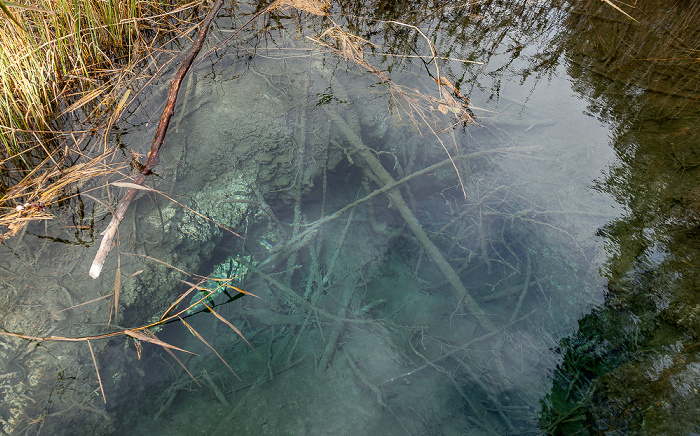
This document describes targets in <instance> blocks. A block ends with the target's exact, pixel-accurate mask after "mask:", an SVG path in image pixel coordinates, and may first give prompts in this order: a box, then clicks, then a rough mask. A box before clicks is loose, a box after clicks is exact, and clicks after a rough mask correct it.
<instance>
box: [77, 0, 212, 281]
mask: <svg viewBox="0 0 700 436" xmlns="http://www.w3.org/2000/svg"><path fill="white" fill-rule="evenodd" d="M222 4H223V0H218V1H217V2H216V3H214V5H213V6H212V8H211V10H210V11H209V14H207V16H206V18H205V19H204V21H203V22H202V27H201V28H200V29H199V33H198V34H197V39H196V40H195V42H194V44H193V45H192V48H191V49H190V53H189V54H188V55H187V57H186V58H185V60H184V61H182V64H181V65H180V68H179V69H178V71H177V73H176V74H175V77H173V80H172V82H171V84H170V94H169V95H168V102H167V104H166V105H165V109H164V110H163V114H162V115H161V117H160V122H159V123H158V130H157V131H156V135H155V138H154V139H153V144H152V145H151V149H150V151H149V152H148V159H147V160H146V164H145V165H144V167H143V169H142V170H141V172H140V173H139V175H138V176H137V177H136V180H135V181H134V183H135V184H137V185H140V184H142V183H143V181H144V180H145V179H146V176H147V175H149V174H151V171H152V170H153V167H155V165H156V164H157V163H158V154H159V152H160V148H161V147H162V146H163V141H164V140H165V134H166V133H167V131H168V125H169V124H170V119H171V118H172V116H173V114H174V113H175V103H176V101H177V94H178V92H179V91H180V84H181V83H182V80H183V79H184V78H185V75H186V74H187V71H188V70H189V69H190V66H191V65H192V62H193V61H194V59H195V58H196V57H197V55H198V54H199V51H200V50H201V49H202V45H203V44H204V40H205V39H206V37H207V32H208V31H209V25H210V24H211V22H212V20H213V19H214V17H215V16H216V14H217V13H218V11H219V9H220V8H221V5H222ZM137 191H138V190H137V189H135V188H131V189H129V192H127V194H126V196H124V198H122V200H121V201H120V202H119V205H118V206H117V209H116V211H115V213H114V215H113V216H112V221H110V223H109V225H108V226H107V229H106V230H105V231H104V237H103V238H102V242H101V243H100V248H99V249H98V250H97V254H95V259H94V260H93V261H92V266H91V267H90V272H89V274H90V277H92V278H93V279H96V278H98V277H99V276H100V273H101V272H102V266H103V265H104V262H105V259H107V255H108V254H109V251H110V250H111V248H112V241H114V237H115V236H116V235H117V230H118V228H119V223H120V222H121V220H122V219H124V215H125V214H126V210H127V209H128V208H129V205H130V204H131V202H132V201H133V199H134V197H136V193H137Z"/></svg>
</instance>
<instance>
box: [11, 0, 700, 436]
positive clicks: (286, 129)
mask: <svg viewBox="0 0 700 436" xmlns="http://www.w3.org/2000/svg"><path fill="white" fill-rule="evenodd" d="M599 3H600V2H596V3H595V4H593V3H591V4H582V5H579V6H578V7H577V8H575V9H571V10H569V9H567V8H564V7H562V9H557V8H555V7H554V6H552V5H550V4H536V3H528V4H525V5H520V4H514V3H513V4H511V3H498V4H497V3H485V4H482V5H477V6H464V5H453V6H450V7H444V8H442V9H434V8H433V9H430V8H428V7H426V6H416V5H412V7H411V9H410V10H408V8H398V7H397V8H396V9H393V8H389V7H388V6H387V5H385V4H381V3H380V4H373V5H365V4H362V3H354V4H352V5H345V6H343V7H340V6H337V5H333V6H331V9H330V12H331V17H332V18H333V20H334V21H333V22H332V21H331V20H330V18H329V17H326V18H324V17H311V16H306V15H304V14H298V13H296V12H289V11H287V12H284V11H283V12H279V13H278V14H275V15H273V16H272V17H271V18H269V19H260V21H259V22H256V23H255V24H254V25H253V26H252V27H251V28H250V29H248V30H247V31H246V32H243V33H241V34H240V35H239V36H238V37H237V38H236V39H234V40H232V41H230V42H228V43H226V44H225V45H223V46H220V47H219V48H218V49H217V50H216V52H215V53H214V54H212V55H211V56H210V57H208V58H206V59H204V60H203V61H202V62H201V63H200V64H198V65H196V66H195V67H194V68H193V71H192V72H191V73H190V75H189V77H188V78H187V79H185V81H184V82H183V88H182V90H181V92H180V97H179V99H178V107H177V109H176V113H175V116H174V117H173V121H172V123H171V126H170V130H169V133H168V137H167V139H166V145H165V147H164V149H163V154H162V157H161V164H160V165H159V168H158V170H157V171H156V172H157V177H154V178H152V180H150V183H151V186H153V187H154V188H156V189H158V190H160V191H163V192H165V193H167V195H168V196H170V197H172V198H174V199H176V200H177V202H178V203H180V204H178V203H173V202H172V201H170V200H168V199H167V198H165V197H163V196H161V195H158V194H153V193H148V194H144V195H143V196H142V197H141V198H140V199H139V200H137V201H136V202H135V203H134V204H133V205H132V208H131V211H130V213H129V214H128V215H127V218H126V219H125V220H124V222H123V223H122V224H121V226H120V245H119V247H115V249H114V250H113V253H112V254H111V255H110V258H109V259H108V261H107V263H106V266H105V270H104V273H103V275H102V276H101V277H100V278H99V279H98V280H95V281H93V280H92V279H90V278H88V277H87V273H86V272H87V270H88V268H89V264H90V262H91V261H92V256H93V255H94V252H95V250H96V245H97V244H92V246H90V247H87V248H86V247H84V246H82V245H80V244H78V243H79V242H80V243H83V242H86V241H87V242H88V243H89V242H90V241H91V240H92V239H93V238H94V239H97V235H96V233H97V231H98V230H101V229H102V228H103V227H104V226H105V225H106V222H105V220H104V219H103V218H104V217H105V216H108V213H107V210H106V209H104V208H102V207H101V206H100V205H99V204H94V203H92V200H90V201H88V199H87V198H86V199H84V201H85V203H84V205H83V204H82V203H81V205H73V204H71V205H68V206H67V207H66V209H65V210H66V211H67V212H68V211H70V209H69V208H73V209H74V211H75V213H74V214H70V213H68V214H64V215H67V216H68V218H66V217H65V216H64V217H63V218H61V217H59V218H58V219H57V220H55V222H52V223H49V224H46V225H43V224H42V225H34V226H32V227H29V229H28V230H27V232H26V233H25V234H24V235H23V236H22V237H21V238H16V239H14V240H9V241H7V242H5V243H4V245H3V246H2V247H1V249H2V252H0V256H2V257H1V259H2V260H3V261H2V262H1V263H0V269H1V270H2V281H3V283H4V289H5V292H4V294H3V299H2V301H1V302H0V308H2V317H0V322H1V323H2V326H3V327H4V328H6V329H8V330H10V331H14V332H22V333H25V334H30V335H35V336H48V335H56V336H66V337H78V336H84V335H95V334H99V333H102V332H105V331H108V329H111V330H109V331H114V330H118V329H123V328H131V327H136V326H140V325H145V324H147V323H148V322H149V320H153V319H154V317H155V318H156V319H157V317H158V316H159V315H160V314H162V313H163V312H164V311H165V310H166V309H167V308H168V307H169V306H170V305H171V304H172V303H173V302H174V301H175V300H176V299H177V298H178V296H179V295H181V294H182V293H184V292H185V291H187V290H188V289H189V285H187V284H185V283H183V281H187V282H190V283H192V282H196V281H197V280H198V278H197V277H196V276H195V274H199V275H200V276H210V275H211V277H210V278H212V279H218V280H219V281H218V282H216V283H218V284H222V283H223V284H224V286H226V285H228V286H229V287H227V288H226V292H223V288H222V289H221V290H220V289H218V288H217V286H216V283H214V281H212V280H209V281H204V282H202V284H201V286H202V287H206V288H207V289H209V290H210V291H214V292H213V293H212V295H211V296H210V299H209V298H206V299H204V300H203V302H204V303H206V304H208V305H209V306H216V307H214V310H215V311H216V312H217V313H218V314H219V315H220V317H221V319H224V320H226V322H228V323H231V325H232V326H234V327H235V328H236V329H237V330H239V331H240V334H241V335H242V336H244V337H245V339H243V338H242V337H241V335H239V334H238V332H236V331H234V330H233V329H232V328H231V327H230V326H229V325H227V324H226V323H225V322H222V320H221V319H219V318H217V317H216V316H214V315H212V314H211V313H208V311H206V310H201V309H203V306H201V305H197V304H198V303H197V300H200V299H201V298H197V300H193V299H192V297H191V296H188V297H186V298H185V299H184V300H183V303H182V305H181V306H180V308H181V310H182V309H186V308H187V305H188V303H189V304H192V305H194V306H196V307H193V308H192V310H190V311H189V312H187V311H185V312H183V316H186V317H185V319H184V320H183V321H181V320H175V321H174V322H171V323H168V324H167V325H165V326H163V328H162V329H160V328H159V329H158V331H157V332H155V333H156V334H157V335H158V337H159V338H160V339H161V340H163V341H166V342H168V343H170V344H173V345H175V346H177V347H180V348H184V349H187V350H189V351H191V352H193V353H197V355H188V354H185V353H180V352H177V351H176V352H175V353H176V355H177V356H178V358H179V359H180V362H181V364H182V365H184V366H185V367H186V368H187V370H188V371H189V373H190V374H191V376H190V375H188V373H187V372H186V371H185V370H184V369H183V366H181V364H180V363H178V362H177V361H176V360H175V359H173V357H171V356H170V355H169V354H168V353H166V352H165V351H164V350H163V349H162V348H160V347H158V346H156V345H153V344H146V343H142V344H141V347H142V350H141V351H140V352H139V353H138V354H137V348H136V347H135V344H134V340H133V339H127V338H126V337H124V336H123V335H121V336H117V337H115V338H112V339H109V340H92V341H91V342H90V343H91V345H92V347H93V349H94V350H93V351H94V353H95V355H96V360H97V366H98V368H99V373H100V376H101V382H102V384H103V387H104V393H105V396H106V398H107V404H106V405H105V404H104V402H103V400H102V394H101V392H100V387H99V386H100V384H99V383H98V381H97V376H96V372H95V367H94V365H93V360H92V357H91V354H90V353H91V350H90V348H89V347H88V345H87V344H86V343H85V342H82V343H62V342H50V341H47V342H42V343H41V344H40V346H38V347H36V346H35V345H34V343H31V342H27V341H23V340H20V339H12V338H6V339H3V342H2V349H1V352H2V353H3V355H4V359H3V364H2V367H1V368H2V371H3V374H4V375H2V376H1V378H0V382H2V383H3V384H2V386H3V391H2V392H3V395H4V396H5V401H4V403H3V404H4V406H3V409H2V411H1V413H0V418H2V420H3V421H2V425H3V426H4V431H5V432H7V433H13V432H17V433H18V434H22V433H26V434H39V433H45V434H168V435H171V434H183V435H185V434H187V435H189V434H221V435H223V434H251V435H265V434H270V435H273V434H279V435H292V434H294V435H303V434H308V435H320V434H338V435H345V434H347V435H349V434H353V435H354V434H372V435H374V434H381V435H384V434H392V435H393V434H397V435H400V434H409V435H428V434H430V435H432V434H435V435H443V434H444V435H453V434H455V435H456V434H499V435H500V434H542V433H545V434H591V433H596V432H610V433H612V434H623V433H642V434H660V433H666V434H691V433H693V432H698V431H700V425H699V424H698V417H697V416H698V415H697V414H695V413H696V412H695V411H696V410H697V409H698V406H699V405H698V398H699V397H698V395H697V390H698V389H699V388H700V365H699V364H698V357H697V356H698V354H697V353H698V349H697V343H698V342H697V332H698V329H700V324H699V323H700V315H699V314H698V307H700V306H699V304H700V302H698V296H697V283H698V280H697V273H696V272H695V270H696V266H697V265H698V264H699V263H700V259H698V251H697V241H698V239H697V236H698V235H697V231H696V229H697V222H698V210H700V208H699V207H698V198H700V197H699V196H698V192H700V191H698V189H699V188H698V187H697V186H698V183H697V176H696V170H697V167H698V166H699V164H700V160H698V154H697V144H698V141H697V132H698V130H697V123H698V121H697V120H698V117H697V114H698V104H697V101H696V100H693V98H692V96H693V95H697V94H693V93H694V92H695V93H697V85H698V84H697V82H693V81H692V80H697V79H692V77H693V76H692V75H689V74H688V70H689V69H690V70H692V68H694V64H692V63H691V64H687V65H676V64H675V63H674V62H672V61H669V60H665V61H662V60H660V61H658V63H652V64H649V63H647V64H645V67H646V69H644V70H643V71H642V70H640V68H639V61H638V60H635V59H640V58H644V59H650V58H652V57H657V58H658V57H659V56H656V53H655V52H654V50H661V49H660V48H659V47H665V46H663V43H665V41H666V39H664V32H669V33H670V32H672V31H673V32H672V33H674V34H675V35H678V37H679V38H681V42H678V41H676V42H674V43H672V44H670V46H669V47H666V48H664V49H663V50H664V53H667V54H669V53H670V54H672V55H673V56H670V55H669V58H671V57H673V59H681V58H682V56H681V54H683V53H685V54H686V55H687V54H688V53H691V54H692V53H693V52H692V47H693V45H692V42H691V41H693V39H692V37H693V35H694V33H693V31H690V30H688V28H689V27H692V21H689V22H688V21H684V20H687V18H686V17H684V16H683V14H680V13H679V15H678V16H677V17H676V18H675V21H673V22H672V23H671V24H669V25H668V26H666V27H664V26H659V27H654V26H658V24H657V23H658V21H657V20H656V18H655V15H654V13H655V9H653V7H652V6H646V7H647V8H648V9H645V10H644V15H643V17H642V16H641V15H640V18H644V19H646V20H647V21H646V22H645V23H643V24H639V26H648V27H651V28H654V29H656V32H657V35H658V36H657V39H658V41H657V45H658V46H655V45H654V44H652V43H649V44H646V45H645V44H641V45H639V46H634V50H631V52H633V54H632V55H631V58H630V57H629V56H628V55H629V53H622V52H615V51H614V50H613V49H612V48H611V47H616V46H617V44H616V43H614V41H616V40H619V38H621V36H620V34H624V35H625V38H627V41H628V42H629V43H630V44H632V43H633V42H635V41H637V37H636V35H637V34H636V33H635V32H637V31H638V29H637V27H635V26H637V24H630V23H633V22H627V21H625V20H626V18H625V17H617V16H614V20H618V21H614V20H613V19H610V16H611V15H614V9H610V8H609V6H606V5H602V8H600V6H601V5H599ZM404 6H407V5H404ZM606 8H607V9H606ZM248 10H250V8H248V7H244V8H242V10H238V9H236V10H235V11H232V10H229V11H227V12H226V13H222V16H221V17H220V19H219V20H218V22H217V26H215V28H213V29H212V33H211V35H210V37H209V43H210V47H212V46H213V45H216V44H220V43H221V42H222V41H224V40H225V39H226V38H227V36H228V35H230V33H231V29H233V28H235V27H236V23H239V22H240V21H241V18H240V17H242V16H243V15H241V14H242V13H243V12H244V11H248ZM399 10H407V12H397V11H399ZM674 12H675V9H673V8H671V12H668V14H670V15H671V16H673V13H674ZM227 13H228V14H231V13H235V16H236V17H238V18H235V19H234V18H231V17H230V16H229V17H226V16H225V15H226V14H227ZM640 13H641V10H640ZM358 17H362V18H358ZM370 17H371V18H373V19H370ZM582 17H586V18H585V19H584V18H582ZM681 17H683V18H681ZM376 19H380V20H389V19H392V20H397V21H401V22H404V23H406V24H409V25H411V26H417V27H419V28H420V29H421V31H422V32H423V35H425V37H426V38H427V40H429V41H430V42H431V43H432V44H434V47H435V52H436V54H437V56H438V58H436V59H431V57H430V53H431V47H430V45H429V44H428V43H427V41H426V39H424V38H423V36H421V34H419V33H418V32H416V31H415V29H414V28H412V27H407V26H400V25H398V24H392V23H388V22H386V21H384V22H382V21H376ZM611 21H614V23H613V24H611ZM334 23H336V24H337V25H338V26H339V28H341V29H343V30H346V31H350V32H352V33H353V34H354V35H356V36H359V37H361V38H363V40H366V41H371V43H373V44H374V46H370V45H365V46H364V56H363V58H361V59H360V61H359V62H353V61H347V60H346V59H343V58H342V57H341V56H340V55H339V54H338V53H337V52H335V51H333V50H332V48H333V47H336V48H342V43H341V42H339V40H338V39H334V38H333V36H332V35H336V36H337V35H338V34H337V33H335V34H333V33H326V34H324V33H323V32H324V30H326V29H328V28H331V27H332V26H333V25H334ZM606 23H607V24H606ZM615 23H617V24H615ZM688 23H690V24H688ZM674 25H677V26H680V28H682V29H683V31H682V32H681V31H680V30H678V29H676V30H674V28H673V26H674ZM659 29H661V30H659ZM664 29H665V30H664ZM669 29H671V30H669ZM625 32H627V33H625ZM684 32H685V33H684ZM310 38H315V39H318V38H321V39H322V42H323V43H324V44H326V45H325V46H324V45H321V44H320V43H319V42H317V41H314V40H312V39H310ZM642 40H643V39H642ZM350 41H353V40H352V39H351V40H350ZM354 41H358V40H357V39H356V40H354ZM643 41H646V40H643ZM673 50H680V54H678V53H675V52H673ZM683 50H687V51H683ZM386 53H392V54H395V55H387V54H386ZM405 55H410V57H407V56H405ZM676 55H677V56H676ZM625 56H628V57H625ZM630 59H632V60H630ZM635 62H637V63H636V64H635ZM630 63H631V64H632V65H631V66H630ZM371 71H374V73H373V72H371ZM625 71H627V74H624V72H625ZM677 71H678V72H677ZM662 72H663V73H662ZM674 74H678V75H679V76H678V77H675V76H674ZM440 77H442V78H444V79H439V78H440ZM674 77H675V78H674ZM679 77H682V78H684V80H683V81H679V80H680V79H679ZM689 77H690V79H689ZM445 79H446V80H445ZM439 83H443V84H444V86H443V87H442V89H441V87H440V85H439ZM167 86H168V83H167V77H164V78H163V79H162V83H160V84H158V83H154V85H153V86H152V87H151V88H149V91H148V93H146V94H144V101H143V102H142V103H141V105H140V106H138V107H136V108H134V109H133V112H132V113H131V115H130V117H129V118H127V119H126V120H125V121H124V122H123V124H122V125H121V126H119V130H120V135H121V140H123V141H124V142H125V143H126V144H128V145H129V147H130V148H131V149H133V150H135V151H137V152H145V150H146V149H147V146H148V144H150V141H151V138H152V135H153V132H154V127H155V122H156V119H157V117H158V116H159V114H160V103H161V102H162V101H164V98H165V95H166V94H165V93H166V90H167ZM645 89H649V90H651V91H645ZM652 91H653V92H652ZM459 117H461V118H459ZM465 121H466V122H465ZM396 181H399V182H400V183H398V184H395V183H394V182H396ZM387 185H389V187H390V188H391V189H389V188H387ZM101 192H102V193H104V194H105V196H106V192H104V191H101ZM119 194H120V192H118V191H113V192H112V194H111V195H112V198H114V196H115V195H116V196H118V195H119ZM105 198H106V197H105ZM193 211H196V213H195V212H193ZM71 215H72V218H71V217H70V216H71ZM205 217H206V218H205ZM66 219H68V221H70V222H67V221H66ZM92 221H94V232H93V233H92V235H91V233H90V232H91V231H92V230H86V229H84V230H80V229H78V230H73V229H71V228H69V227H67V226H69V225H71V224H72V225H74V226H78V225H83V226H85V227H88V228H90V227H91V225H86V224H88V223H90V222H92ZM214 223H216V224H214ZM226 229H229V230H231V231H233V232H235V233H236V235H234V234H233V233H232V232H231V231H229V230H226ZM47 236H48V237H51V238H53V241H55V240H57V239H60V240H63V241H68V242H72V243H73V244H58V243H56V242H51V241H50V240H47V239H46V237H47ZM117 252H119V253H121V254H120V255H119V256H117ZM117 258H119V263H118V264H117ZM117 266H119V270H117ZM117 273H119V274H120V277H121V293H120V313H119V317H118V319H117V320H116V322H115V321H113V322H112V324H113V325H112V326H111V327H109V328H108V327H107V326H106V325H105V323H106V320H107V318H108V316H109V313H110V310H111V306H110V301H111V300H110V299H108V298H106V299H103V300H99V301H96V302H91V303H89V304H86V305H84V306H80V307H76V308H72V309H69V310H63V309H66V308H68V307H72V306H75V305H77V304H80V303H83V302H88V301H91V300H94V299H96V298H99V297H101V296H105V295H108V294H109V293H110V292H111V291H112V289H113V287H114V280H115V274H117ZM239 273H243V274H239ZM233 286H235V287H236V288H238V289H240V290H242V291H244V292H246V293H248V294H247V295H244V296H241V295H240V294H237V291H236V290H235V289H233V288H232V287H233ZM205 292H207V293H208V291H205ZM190 295H194V294H190ZM198 295H202V298H204V297H206V295H205V294H198ZM200 310H201V311H200ZM198 311H199V312H198ZM193 312H198V313H194V314H193ZM185 323H186V324H187V326H186V325H185ZM114 324H116V326H115V325H114ZM188 326H189V327H188ZM190 329H191V331H190ZM192 332H196V333H192ZM198 335H199V336H198ZM212 349H214V350H216V351H213V350H212ZM217 353H218V355H217ZM219 356H220V358H219ZM224 361H225V362H224ZM234 372H235V374H234ZM193 378H194V379H193Z"/></svg>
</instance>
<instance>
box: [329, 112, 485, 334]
mask: <svg viewBox="0 0 700 436" xmlns="http://www.w3.org/2000/svg"><path fill="white" fill-rule="evenodd" d="M323 108H324V110H325V111H326V114H328V117H329V118H330V119H331V120H332V121H333V122H334V123H335V124H336V125H337V126H338V128H339V129H340V131H341V133H342V134H343V137H344V138H345V139H346V140H347V141H348V142H349V143H350V145H351V146H352V148H353V152H355V153H356V154H357V155H359V156H360V158H362V160H363V161H364V162H365V165H366V166H367V168H368V170H369V171H371V172H372V173H373V174H374V175H375V176H376V178H377V179H378V180H379V181H380V182H381V183H382V184H384V185H385V186H394V185H395V184H396V180H394V178H393V177H392V176H391V174H389V172H388V171H387V170H386V169H385V168H384V166H383V165H382V164H381V162H379V159H377V157H376V156H375V154H374V152H373V151H372V150H370V148H369V147H367V146H366V145H365V144H364V142H363V141H362V139H361V138H360V137H359V136H358V135H357V133H355V130H353V129H352V128H351V127H350V126H349V125H348V123H347V122H346V121H345V120H344V119H343V118H342V117H341V116H340V115H339V114H338V113H337V112H336V111H335V110H334V109H332V108H329V107H328V105H326V106H324V107H323ZM385 194H386V195H387V196H388V197H389V199H390V200H391V203H392V204H393V205H394V206H395V207H396V209H397V210H398V211H399V213H400V214H401V216H402V217H403V219H404V221H405V222H406V225H408V228H409V229H411V232H413V234H414V236H415V237H416V239H418V242H419V243H420V244H421V246H422V247H423V249H424V250H425V252H426V253H428V255H429V256H430V258H431V259H432V261H433V263H435V266H437V268H438V269H439V270H440V272H441V273H442V274H443V275H444V276H445V278H446V279H447V281H448V282H449V283H450V285H451V286H452V289H454V291H455V294H456V295H457V297H458V298H459V299H460V300H461V301H463V302H464V305H465V306H466V307H467V309H468V310H469V311H470V312H471V313H472V315H474V317H476V319H477V320H478V322H479V324H480V325H481V327H483V328H484V329H485V330H486V331H493V330H495V328H496V326H495V325H494V324H493V323H492V322H491V320H489V319H488V315H487V314H486V312H485V311H484V310H483V309H482V308H481V306H480V305H479V303H478V302H477V301H476V300H474V298H472V296H471V295H469V293H468V292H467V290H466V288H465V287H464V284H463V283H462V280H461V279H460V278H459V276H458V275H457V272H456V271H455V270H454V268H452V266H451V265H450V264H449V262H448V261H447V259H445V256H443V255H442V253H441V252H440V249H438V248H437V246H436V245H435V244H434V243H433V242H432V241H431V240H430V238H429V237H428V234H427V233H426V232H425V229H423V226H421V224H420V222H419V221H418V219H417V218H416V216H415V215H414V214H413V211H411V209H410V208H409V207H408V205H407V204H406V201H405V200H404V198H403V195H401V192H400V191H399V188H398V187H396V188H393V189H388V190H387V191H386V192H385Z"/></svg>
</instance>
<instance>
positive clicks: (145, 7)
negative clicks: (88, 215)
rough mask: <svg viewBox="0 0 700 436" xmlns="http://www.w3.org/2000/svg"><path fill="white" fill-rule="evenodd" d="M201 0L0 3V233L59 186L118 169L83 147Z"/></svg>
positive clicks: (56, 193)
mask: <svg viewBox="0 0 700 436" xmlns="http://www.w3.org/2000/svg"><path fill="white" fill-rule="evenodd" d="M202 3H203V0H195V1H191V2H181V1H178V0H138V1H137V0H128V1H123V0H26V1H24V2H23V3H22V5H17V4H15V3H8V2H2V1H0V9H2V12H0V240H1V239H2V238H3V237H8V236H12V235H13V234H15V233H16V232H17V231H18V230H19V229H21V228H22V227H23V225H24V224H25V223H26V222H28V221H31V220H35V219H47V218H49V217H50V215H49V214H48V213H47V212H46V208H47V207H49V206H50V205H51V204H53V203H56V202H58V201H60V200H62V196H65V195H69V196H70V195H71V194H70V192H71V189H67V188H68V185H67V183H79V182H84V181H86V180H87V179H89V178H93V177H96V176H104V175H106V173H108V172H113V171H118V170H119V169H120V166H119V165H108V164H107V163H106V162H107V160H106V157H107V156H106V153H105V154H103V155H101V156H99V157H98V158H94V156H90V155H89V154H85V153H84V152H83V149H84V148H85V147H86V144H87V143H88V142H89V141H94V140H95V138H96V136H95V133H99V134H101V135H108V134H109V130H110V126H111V125H112V124H113V123H114V122H115V121H116V119H117V118H118V116H119V113H120V112H121V111H122V110H123V109H125V107H126V106H127V100H128V98H129V96H130V94H133V93H132V90H133V88H134V84H135V81H136V80H138V79H141V78H142V77H143V74H144V73H143V71H145V70H147V65H146V64H145V62H144V61H145V59H147V58H149V59H151V61H153V60H155V59H157V52H159V51H161V50H160V48H159V45H163V44H166V43H167V42H168V41H169V40H171V38H176V37H178V36H181V35H182V34H184V31H182V30H178V29H188V28H190V27H191V26H190V25H189V24H190V19H191V21H192V22H194V21H196V20H197V18H198V17H197V16H198V7H199V6H200V5H201V4H202ZM97 137H99V136H97ZM105 137H106V136H105ZM106 144H107V142H106V141H105V147H104V150H105V152H106V151H107V149H108V147H107V146H106ZM76 157H77V159H76ZM98 168H99V169H98Z"/></svg>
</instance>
